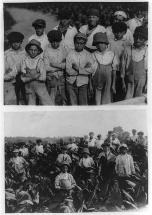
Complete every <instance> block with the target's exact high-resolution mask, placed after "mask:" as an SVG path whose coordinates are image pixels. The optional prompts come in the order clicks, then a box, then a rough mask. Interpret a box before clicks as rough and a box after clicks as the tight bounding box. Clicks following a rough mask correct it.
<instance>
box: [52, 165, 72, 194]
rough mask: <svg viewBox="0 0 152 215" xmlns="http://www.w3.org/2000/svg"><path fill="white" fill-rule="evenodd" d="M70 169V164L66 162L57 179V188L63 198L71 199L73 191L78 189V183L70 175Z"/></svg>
mask: <svg viewBox="0 0 152 215" xmlns="http://www.w3.org/2000/svg"><path fill="white" fill-rule="evenodd" d="M69 168H70V165H69V163H67V162H66V161H64V162H63V163H62V165H61V173H60V174H59V175H57V176H56V178H55V188H56V189H57V190H58V191H60V194H61V195H62V196H63V198H64V197H65V196H66V197H71V195H72V192H73V189H74V188H75V187H76V182H75V180H74V178H73V176H72V175H71V174H70V173H68V170H69Z"/></svg>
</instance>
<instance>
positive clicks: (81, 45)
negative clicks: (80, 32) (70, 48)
mask: <svg viewBox="0 0 152 215" xmlns="http://www.w3.org/2000/svg"><path fill="white" fill-rule="evenodd" d="M85 44H86V43H85V41H84V40H83V39H81V38H77V39H76V41H75V44H74V45H75V50H76V51H77V52H81V51H83V49H84V47H85Z"/></svg>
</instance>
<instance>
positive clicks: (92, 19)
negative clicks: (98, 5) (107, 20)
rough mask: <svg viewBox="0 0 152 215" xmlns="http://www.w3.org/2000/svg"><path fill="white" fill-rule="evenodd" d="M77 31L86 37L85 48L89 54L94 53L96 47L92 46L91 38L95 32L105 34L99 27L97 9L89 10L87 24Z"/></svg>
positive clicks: (102, 28) (101, 27)
mask: <svg viewBox="0 0 152 215" xmlns="http://www.w3.org/2000/svg"><path fill="white" fill-rule="evenodd" d="M79 31H80V32H81V33H83V34H85V35H86V36H87V42H86V45H85V48H86V50H87V51H89V52H91V53H92V52H94V51H95V50H96V47H95V46H94V45H93V44H92V42H93V36H94V34H96V33H97V32H102V33H105V32H106V29H105V28H104V27H103V26H102V25H99V10H98V9H94V8H93V9H91V10H89V12H88V24H87V25H83V26H82V27H81V28H80V29H79Z"/></svg>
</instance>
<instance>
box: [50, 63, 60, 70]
mask: <svg viewBox="0 0 152 215" xmlns="http://www.w3.org/2000/svg"><path fill="white" fill-rule="evenodd" d="M50 66H52V67H54V68H58V69H60V65H59V64H58V63H50Z"/></svg>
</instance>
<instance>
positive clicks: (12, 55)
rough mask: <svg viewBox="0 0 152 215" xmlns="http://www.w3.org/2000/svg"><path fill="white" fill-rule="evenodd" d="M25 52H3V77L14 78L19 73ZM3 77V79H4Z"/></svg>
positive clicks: (10, 50) (9, 50)
mask: <svg viewBox="0 0 152 215" xmlns="http://www.w3.org/2000/svg"><path fill="white" fill-rule="evenodd" d="M25 55H26V53H25V50H23V49H20V50H17V51H15V50H13V49H11V48H10V49H8V50H6V51H5V52H4V62H5V77H6V79H7V77H8V78H9V77H15V76H16V75H17V73H18V72H20V71H21V62H22V61H23V59H24V58H25ZM5 77H4V78H5Z"/></svg>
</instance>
